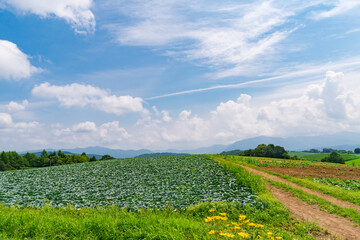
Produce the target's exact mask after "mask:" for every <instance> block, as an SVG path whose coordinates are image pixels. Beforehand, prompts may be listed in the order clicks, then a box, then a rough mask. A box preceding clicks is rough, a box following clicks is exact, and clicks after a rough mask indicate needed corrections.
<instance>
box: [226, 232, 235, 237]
mask: <svg viewBox="0 0 360 240" xmlns="http://www.w3.org/2000/svg"><path fill="white" fill-rule="evenodd" d="M226 236H227V237H228V238H233V237H235V235H234V234H231V233H228V234H226Z"/></svg>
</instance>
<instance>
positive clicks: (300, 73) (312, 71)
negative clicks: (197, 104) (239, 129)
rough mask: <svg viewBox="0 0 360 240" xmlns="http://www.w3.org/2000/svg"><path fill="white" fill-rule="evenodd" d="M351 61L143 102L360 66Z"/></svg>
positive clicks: (189, 91)
mask: <svg viewBox="0 0 360 240" xmlns="http://www.w3.org/2000/svg"><path fill="white" fill-rule="evenodd" d="M352 60H353V61H349V62H340V63H331V64H325V65H322V66H318V67H312V68H309V69H304V70H300V71H295V72H291V73H285V74H283V75H279V76H275V77H270V78H263V79H258V80H252V81H247V82H242V83H236V84H225V85H215V86H212V87H207V88H198V89H191V90H186V91H181V92H174V93H168V94H164V95H159V96H155V97H149V98H145V100H154V99H159V98H166V97H172V96H177V95H184V94H190V93H197V92H205V91H210V90H215V89H226V88H240V87H243V86H246V85H252V84H256V83H262V82H269V81H273V80H278V79H283V78H289V77H299V76H306V75H309V74H316V73H325V72H326V71H328V70H330V69H334V68H339V67H349V66H358V65H359V64H360V61H359V59H358V58H354V59H352Z"/></svg>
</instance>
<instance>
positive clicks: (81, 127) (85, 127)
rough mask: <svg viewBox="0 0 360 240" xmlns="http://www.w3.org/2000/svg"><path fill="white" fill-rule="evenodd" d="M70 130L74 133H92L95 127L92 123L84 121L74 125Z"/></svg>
mask: <svg viewBox="0 0 360 240" xmlns="http://www.w3.org/2000/svg"><path fill="white" fill-rule="evenodd" d="M72 129H73V131H75V132H94V131H95V130H96V125H95V123H93V122H90V121H86V122H82V123H79V124H76V125H74V126H73V128H72Z"/></svg>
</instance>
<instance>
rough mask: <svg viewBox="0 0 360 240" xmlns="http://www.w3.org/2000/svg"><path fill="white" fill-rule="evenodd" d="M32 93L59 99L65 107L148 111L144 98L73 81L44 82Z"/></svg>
mask: <svg viewBox="0 0 360 240" xmlns="http://www.w3.org/2000/svg"><path fill="white" fill-rule="evenodd" d="M32 94H33V95H34V96H36V97H40V98H45V99H53V98H55V99H57V100H58V101H59V102H60V104H61V105H63V106H65V107H74V106H78V107H85V106H87V105H90V106H91V107H93V108H95V109H98V110H100V111H103V112H106V113H112V114H116V115H122V114H124V113H128V112H139V113H144V114H146V113H148V111H147V110H146V109H144V107H143V104H142V103H143V100H142V99H141V98H138V97H132V96H115V95H110V94H109V92H107V91H105V90H103V89H100V88H97V87H93V86H91V85H83V84H78V83H73V84H71V85H65V86H56V85H51V84H50V83H42V84H40V85H38V86H35V87H34V88H33V90H32Z"/></svg>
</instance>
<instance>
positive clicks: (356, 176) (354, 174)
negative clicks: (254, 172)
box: [260, 166, 360, 180]
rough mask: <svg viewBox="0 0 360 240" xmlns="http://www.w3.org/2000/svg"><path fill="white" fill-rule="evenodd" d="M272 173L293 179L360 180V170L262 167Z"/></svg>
mask: <svg viewBox="0 0 360 240" xmlns="http://www.w3.org/2000/svg"><path fill="white" fill-rule="evenodd" d="M260 168H262V169H266V170H269V171H272V172H276V173H280V174H283V175H288V176H293V177H300V178H301V177H307V176H309V177H316V178H323V177H330V178H339V179H343V180H347V179H353V180H360V170H359V169H354V168H345V167H342V166H341V167H332V166H331V167H330V166H327V167H326V168H319V167H307V168H300V167H279V166H268V167H260Z"/></svg>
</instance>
